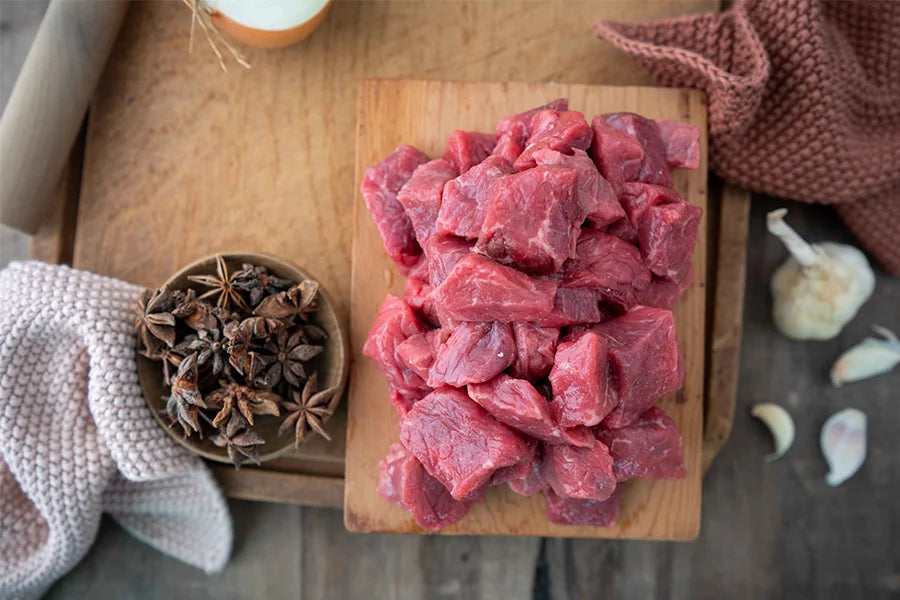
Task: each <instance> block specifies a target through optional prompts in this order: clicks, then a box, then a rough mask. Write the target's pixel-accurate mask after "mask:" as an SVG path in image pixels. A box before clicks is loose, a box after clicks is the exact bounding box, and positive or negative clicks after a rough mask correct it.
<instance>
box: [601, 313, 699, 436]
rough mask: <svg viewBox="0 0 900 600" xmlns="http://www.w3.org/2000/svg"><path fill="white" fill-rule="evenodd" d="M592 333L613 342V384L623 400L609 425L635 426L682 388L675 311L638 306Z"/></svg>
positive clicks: (610, 417) (610, 345)
mask: <svg viewBox="0 0 900 600" xmlns="http://www.w3.org/2000/svg"><path fill="white" fill-rule="evenodd" d="M592 329H593V330H594V331H596V332H597V333H599V334H601V335H603V336H604V337H606V338H607V339H608V340H609V366H610V375H611V382H612V385H613V388H614V389H615V393H616V396H617V397H618V404H617V405H616V407H615V408H614V409H613V411H612V412H611V413H610V414H609V416H607V417H606V418H605V419H604V420H603V425H604V427H607V428H611V429H618V428H620V427H625V426H627V425H630V424H631V423H633V422H634V421H635V420H636V419H637V418H638V417H639V416H640V415H641V413H643V412H644V411H646V410H647V409H648V408H650V407H651V406H653V405H654V404H655V403H656V401H657V400H659V399H660V398H662V397H663V396H665V395H666V394H669V393H671V392H674V391H675V390H677V389H678V388H680V387H681V384H682V379H683V375H684V373H683V371H682V370H680V369H679V355H678V343H677V342H676V340H675V318H674V316H673V315H672V311H669V310H664V309H661V308H651V307H649V306H638V307H635V308H633V309H631V310H630V311H628V312H627V313H625V314H624V315H622V316H620V317H617V318H615V319H611V320H609V321H606V322H604V323H599V324H597V325H594V326H593V327H592Z"/></svg>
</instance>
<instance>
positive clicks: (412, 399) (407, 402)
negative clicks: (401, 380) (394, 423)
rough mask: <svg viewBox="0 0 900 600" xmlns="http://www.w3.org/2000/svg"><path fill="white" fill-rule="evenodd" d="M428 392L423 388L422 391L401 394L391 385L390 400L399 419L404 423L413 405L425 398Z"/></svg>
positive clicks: (408, 391)
mask: <svg viewBox="0 0 900 600" xmlns="http://www.w3.org/2000/svg"><path fill="white" fill-rule="evenodd" d="M428 391H429V390H428V389H427V388H425V387H424V386H423V388H422V389H421V390H404V391H402V392H401V391H398V390H397V389H395V388H394V387H393V386H391V385H389V386H388V399H389V400H390V401H391V406H392V407H393V408H394V412H396V413H397V419H399V420H401V421H402V420H403V417H405V416H406V415H407V414H408V413H409V411H410V409H411V408H412V407H413V404H415V403H416V402H418V401H419V400H421V399H422V398H424V397H425V395H426V394H427V393H428Z"/></svg>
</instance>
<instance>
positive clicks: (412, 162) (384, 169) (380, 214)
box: [359, 146, 428, 273]
mask: <svg viewBox="0 0 900 600" xmlns="http://www.w3.org/2000/svg"><path fill="white" fill-rule="evenodd" d="M426 162H428V157H427V156H425V154H423V153H422V152H420V151H419V150H416V149H415V148H413V147H412V146H400V147H399V148H397V149H396V150H394V152H393V153H391V155H390V156H388V157H387V158H386V159H384V160H383V161H382V162H381V163H379V164H378V165H376V166H374V167H369V168H368V169H366V174H365V176H364V177H363V180H362V183H361V184H360V186H359V190H360V192H362V195H363V199H364V200H365V201H366V206H367V207H368V208H369V212H370V213H372V218H373V219H374V220H375V225H376V227H378V233H379V234H380V235H381V241H382V242H383V243H384V250H385V252H387V255H388V256H390V257H391V259H393V261H394V262H395V263H397V266H398V267H400V269H401V271H403V272H404V273H405V272H406V271H407V270H408V269H409V268H410V267H412V266H413V265H414V264H415V262H416V260H417V259H418V257H419V255H420V254H421V253H422V249H421V248H420V247H419V244H418V242H416V237H415V233H414V231H413V226H412V222H411V221H410V220H409V217H408V216H407V215H406V212H405V211H404V210H403V205H402V204H400V202H399V201H398V200H397V194H398V193H399V192H400V189H401V188H402V187H403V186H404V185H405V184H406V182H407V181H409V179H410V177H412V174H413V172H414V171H415V170H416V168H417V167H418V166H419V165H422V164H425V163H426Z"/></svg>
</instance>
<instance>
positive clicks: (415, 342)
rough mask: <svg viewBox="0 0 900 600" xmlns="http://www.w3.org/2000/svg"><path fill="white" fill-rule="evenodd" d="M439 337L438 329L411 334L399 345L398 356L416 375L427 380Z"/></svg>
mask: <svg viewBox="0 0 900 600" xmlns="http://www.w3.org/2000/svg"><path fill="white" fill-rule="evenodd" d="M437 338H438V331H437V330H436V329H432V330H430V331H426V332H425V333H417V334H415V335H411V336H409V337H408V338H406V339H405V340H403V341H402V342H400V343H399V344H398V345H397V356H398V357H399V358H400V360H401V361H402V362H403V364H404V365H406V366H407V367H409V369H410V370H412V371H413V372H414V373H415V374H416V375H418V376H419V377H421V378H422V379H426V380H427V379H428V371H429V370H430V369H431V365H433V364H434V358H435V355H436V353H437V346H438V345H439V344H438V343H437Z"/></svg>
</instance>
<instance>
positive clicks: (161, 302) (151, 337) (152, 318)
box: [134, 287, 175, 353]
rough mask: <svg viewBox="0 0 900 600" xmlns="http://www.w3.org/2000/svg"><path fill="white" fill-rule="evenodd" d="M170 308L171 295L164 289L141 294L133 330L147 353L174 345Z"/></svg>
mask: <svg viewBox="0 0 900 600" xmlns="http://www.w3.org/2000/svg"><path fill="white" fill-rule="evenodd" d="M171 308H172V295H171V293H170V292H169V290H167V289H166V288H165V287H162V288H160V289H158V290H144V291H143V292H141V295H140V297H139V298H138V316H137V318H136V319H135V320H134V328H135V331H136V333H137V335H138V337H139V339H140V340H141V343H142V344H143V347H144V350H146V351H147V352H150V353H153V352H155V351H157V350H159V348H160V347H161V346H162V345H163V344H165V345H166V346H169V347H170V348H171V347H172V346H173V345H174V344H175V317H174V316H173V315H172V313H171V312H169V310H170V309H171Z"/></svg>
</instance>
